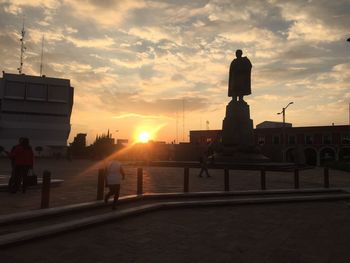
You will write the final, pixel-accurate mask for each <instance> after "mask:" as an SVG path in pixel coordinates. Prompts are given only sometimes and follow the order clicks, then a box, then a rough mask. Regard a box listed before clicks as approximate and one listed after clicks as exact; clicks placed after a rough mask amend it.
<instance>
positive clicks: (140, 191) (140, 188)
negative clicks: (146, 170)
mask: <svg viewBox="0 0 350 263" xmlns="http://www.w3.org/2000/svg"><path fill="white" fill-rule="evenodd" d="M142 194H143V169H142V168H137V195H142Z"/></svg>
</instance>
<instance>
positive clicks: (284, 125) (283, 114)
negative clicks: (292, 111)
mask: <svg viewBox="0 0 350 263" xmlns="http://www.w3.org/2000/svg"><path fill="white" fill-rule="evenodd" d="M293 103H294V102H293V101H291V102H289V103H288V104H287V106H286V107H284V108H282V111H281V112H278V113H277V114H278V115H280V114H282V116H283V126H282V160H283V161H285V160H286V158H285V157H286V154H285V152H284V151H285V146H286V131H285V127H286V109H287V108H288V106H289V105H291V104H293Z"/></svg>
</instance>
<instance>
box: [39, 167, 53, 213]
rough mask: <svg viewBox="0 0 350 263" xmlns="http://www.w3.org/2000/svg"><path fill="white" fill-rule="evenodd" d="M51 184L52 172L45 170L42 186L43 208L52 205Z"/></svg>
mask: <svg viewBox="0 0 350 263" xmlns="http://www.w3.org/2000/svg"><path fill="white" fill-rule="evenodd" d="M50 186H51V172H50V171H47V170H45V171H44V172H43V181H42V186H41V209H43V208H49V206H50Z"/></svg>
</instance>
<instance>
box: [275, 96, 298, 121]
mask: <svg viewBox="0 0 350 263" xmlns="http://www.w3.org/2000/svg"><path fill="white" fill-rule="evenodd" d="M293 103H294V102H293V101H291V102H289V103H288V104H287V106H286V107H284V108H282V111H281V112H278V113H277V114H278V115H280V114H282V116H283V127H285V126H286V109H287V108H288V106H289V105H291V104H293Z"/></svg>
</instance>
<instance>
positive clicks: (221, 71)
mask: <svg viewBox="0 0 350 263" xmlns="http://www.w3.org/2000/svg"><path fill="white" fill-rule="evenodd" d="M347 2H348V1H306V0H293V1H292V0H286V1H282V0H276V1H268V0H251V1H243V0H242V1H223V0H198V1H171V0H164V1H158V0H155V1H153V0H130V1H68V0H63V1H58V0H50V1H42V0H39V1H34V0H26V1H23V0H21V1H14V0H12V1H11V0H10V1H1V0H0V17H1V18H3V19H1V20H0V25H1V32H0V57H1V61H2V62H1V70H4V71H5V72H7V73H16V72H17V68H18V66H19V55H20V54H19V49H20V41H19V39H20V32H21V28H22V23H23V21H22V18H23V17H25V32H26V34H25V39H24V40H25V46H26V47H27V49H26V52H25V56H24V58H25V59H24V62H23V73H24V74H26V75H36V76H38V75H39V72H40V67H39V61H40V54H41V46H42V43H41V39H42V36H43V35H45V43H44V47H43V54H44V56H43V58H44V59H43V69H42V73H43V74H44V75H46V76H48V77H57V78H65V79H70V80H71V85H72V86H73V87H74V105H73V110H72V116H71V133H70V138H69V142H71V141H72V140H73V138H74V136H75V135H76V134H77V133H86V134H87V140H88V142H87V143H88V144H89V143H92V142H93V141H94V139H95V138H96V134H102V133H106V132H107V131H108V130H110V131H112V133H113V137H114V138H118V139H128V140H130V141H133V142H134V141H140V140H141V139H140V138H139V135H140V134H141V132H143V131H148V132H149V134H150V137H151V138H149V139H151V140H159V141H165V142H168V143H169V142H173V141H176V142H179V141H188V139H189V136H188V135H189V131H190V130H200V129H206V126H205V123H206V121H208V122H209V123H210V129H221V128H222V121H223V118H224V116H225V107H226V105H227V104H228V102H229V101H230V98H229V97H227V82H228V72H229V66H230V63H231V61H232V60H233V59H234V58H235V50H236V49H242V50H243V56H247V57H248V58H249V59H250V61H251V62H252V64H253V68H252V94H251V95H250V96H249V97H247V98H245V99H246V101H247V103H248V104H249V105H250V114H251V118H252V119H253V120H254V125H256V124H259V123H261V122H263V121H266V120H269V121H282V116H281V115H277V114H276V113H277V112H280V111H281V109H282V107H283V106H285V105H286V104H287V103H288V102H290V101H294V105H293V107H291V108H288V112H287V115H286V121H287V122H290V123H293V126H313V125H316V126H317V125H331V124H332V123H334V124H335V125H340V124H347V123H348V107H349V98H350V91H349V83H350V62H349V61H350V56H349V50H350V44H349V42H347V41H346V40H347V39H348V38H349V29H348V24H349V15H348V14H349V11H350V10H349V4H348V3H347ZM238 6H239V8H237V7H238ZM315 116H317V117H315ZM159 124H165V125H163V126H162V129H161V130H159V131H156V132H154V131H153V127H156V126H157V125H159ZM141 126H142V128H143V130H141V129H139V128H140V127H141ZM116 130H118V132H115V131H116ZM142 137H147V136H145V135H143V136H142ZM149 139H148V140H149ZM142 140H147V139H142Z"/></svg>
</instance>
